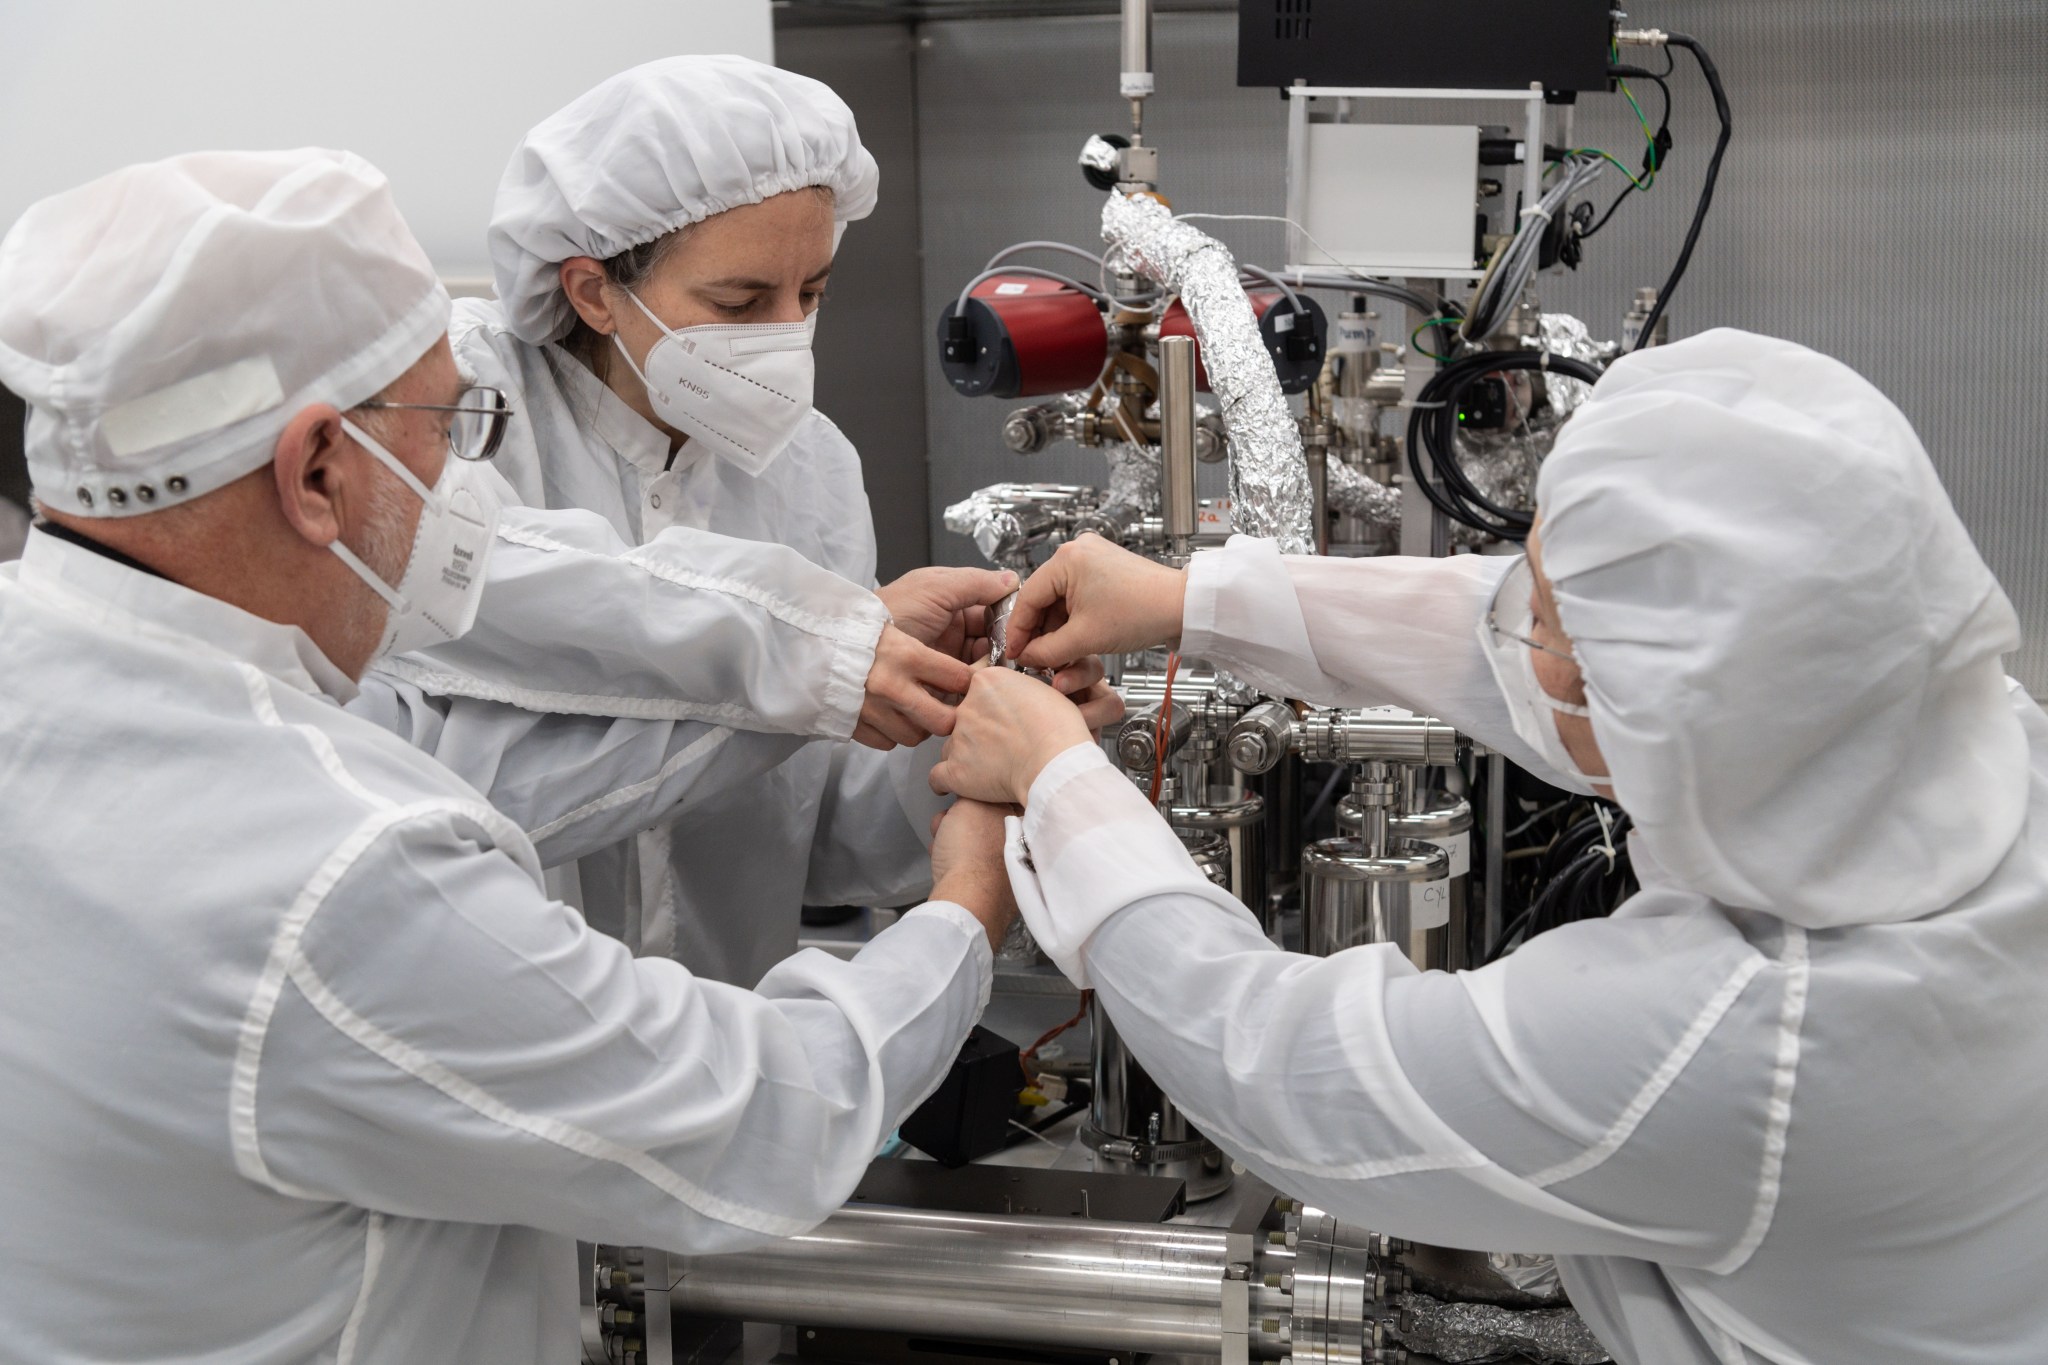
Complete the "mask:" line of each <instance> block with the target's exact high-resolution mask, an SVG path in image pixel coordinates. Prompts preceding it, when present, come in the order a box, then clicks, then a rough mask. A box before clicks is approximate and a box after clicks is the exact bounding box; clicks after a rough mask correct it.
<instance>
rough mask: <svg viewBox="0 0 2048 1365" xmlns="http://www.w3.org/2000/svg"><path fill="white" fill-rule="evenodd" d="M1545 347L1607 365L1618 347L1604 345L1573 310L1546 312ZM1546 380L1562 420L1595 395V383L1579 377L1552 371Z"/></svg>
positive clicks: (1544, 325)
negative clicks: (1556, 373)
mask: <svg viewBox="0 0 2048 1365" xmlns="http://www.w3.org/2000/svg"><path fill="white" fill-rule="evenodd" d="M1543 349H1544V350H1546V351H1548V352H1550V354H1552V355H1561V356H1564V357H1566V358H1567V359H1570V360H1583V361H1586V362H1587V363H1589V364H1593V365H1605V364H1606V363H1607V362H1608V361H1609V360H1610V359H1612V358H1613V353H1614V348H1613V347H1611V346H1603V345H1601V344H1600V343H1599V342H1597V341H1595V340H1593V334H1592V333H1591V332H1589V331H1587V330H1586V324H1585V323H1583V322H1580V321H1579V320H1578V319H1577V318H1575V317H1573V316H1572V315H1571V314H1570V313H1545V314H1544V315H1543ZM1545 382H1546V383H1548V384H1549V386H1550V406H1551V407H1552V408H1553V409H1554V410H1555V411H1556V412H1557V417H1558V420H1559V421H1563V420H1564V419H1565V418H1567V417H1569V416H1571V415H1572V414H1573V413H1574V412H1577V411H1578V409H1579V405H1580V404H1581V403H1583V402H1585V401H1586V400H1587V399H1588V398H1589V397H1591V396H1592V393H1593V386H1592V385H1590V384H1582V383H1580V382H1579V381H1578V380H1576V379H1566V378H1564V377H1563V376H1561V375H1548V376H1546V377H1545Z"/></svg>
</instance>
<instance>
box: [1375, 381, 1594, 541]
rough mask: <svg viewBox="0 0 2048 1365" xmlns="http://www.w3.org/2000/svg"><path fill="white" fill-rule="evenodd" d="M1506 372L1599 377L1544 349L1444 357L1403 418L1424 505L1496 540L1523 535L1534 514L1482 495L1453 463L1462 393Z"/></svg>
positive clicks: (1526, 534)
mask: <svg viewBox="0 0 2048 1365" xmlns="http://www.w3.org/2000/svg"><path fill="white" fill-rule="evenodd" d="M1511 370H1533V371H1536V372H1538V373H1541V374H1555V375H1561V376H1563V377H1564V378H1567V379H1577V380H1580V381H1582V382H1584V383H1587V384H1592V383H1595V382H1597V381H1598V380H1599V378H1600V370H1599V368H1598V367H1597V366H1594V365H1591V364H1588V363H1587V362H1586V361H1583V360H1573V359H1571V358H1569V357H1566V356H1555V355H1551V354H1550V353H1549V352H1547V351H1477V352H1473V353H1471V354H1468V355H1463V356H1460V357H1458V358H1457V359H1456V360H1452V361H1449V362H1447V363H1446V364H1445V365H1444V366H1443V367H1442V368H1441V369H1439V370H1438V371H1437V372H1436V373H1435V374H1434V375H1432V376H1430V379H1429V382H1428V383H1426V384H1424V385H1423V386H1422V392H1421V393H1419V394H1417V395H1416V398H1415V407H1414V410H1413V411H1412V412H1411V413H1410V415H1409V418H1408V471H1409V473H1410V474H1411V475H1412V476H1413V477H1414V479H1415V484H1416V486H1417V487H1418V488H1420V489H1421V490H1422V494H1423V496H1424V497H1426V498H1428V499H1429V504H1430V506H1432V507H1434V508H1436V510H1437V511H1439V512H1442V513H1443V514H1444V515H1445V516H1447V517H1449V518H1450V519H1451V520H1452V521H1455V522H1458V523H1459V524H1461V525H1464V526H1470V527H1472V528H1474V529H1475V530H1480V531H1484V532H1486V533H1487V534H1489V535H1494V536H1498V537H1500V538H1501V539H1502V540H1514V541H1520V540H1527V539H1528V538H1529V528H1530V527H1531V526H1533V525H1534V524H1535V518H1534V516H1533V515H1532V514H1531V513H1529V512H1525V511H1522V510H1520V509H1517V508H1513V507H1503V506H1501V505H1500V504H1499V503H1497V502H1494V501H1493V500H1492V499H1490V498H1488V497H1487V496H1486V495H1485V494H1483V493H1481V492H1480V491H1479V489H1478V488H1476V487H1475V486H1474V485H1473V483H1472V480H1471V479H1470V478H1468V477H1467V476H1466V474H1465V470H1464V467H1463V466H1462V465H1460V464H1459V463H1458V413H1459V410H1460V409H1461V408H1462V406H1463V404H1464V398H1465V394H1466V392H1467V391H1468V390H1469V389H1470V388H1471V387H1472V386H1473V385H1474V384H1477V383H1479V382H1480V381H1481V380H1483V379H1487V378H1489V377H1491V376H1493V375H1496V374H1504V373H1507V372H1508V371H1511ZM1425 461H1426V462H1427V469H1428V471H1429V472H1425ZM1432 474H1433V475H1434V477H1432Z"/></svg>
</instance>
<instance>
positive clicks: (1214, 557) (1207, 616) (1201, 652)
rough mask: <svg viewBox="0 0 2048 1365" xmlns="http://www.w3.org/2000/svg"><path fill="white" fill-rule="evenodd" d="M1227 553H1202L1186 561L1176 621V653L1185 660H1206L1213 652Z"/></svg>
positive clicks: (1215, 551)
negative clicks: (1184, 584)
mask: <svg viewBox="0 0 2048 1365" xmlns="http://www.w3.org/2000/svg"><path fill="white" fill-rule="evenodd" d="M1228 554H1229V551H1228V550H1204V551H1202V552H1201V553H1200V554H1197V555H1196V556H1195V557H1194V558H1193V559H1190V560H1189V561H1188V567H1187V598H1186V601H1185V603H1184V604H1183V605H1182V607H1181V620H1180V652H1181V654H1182V655H1183V656H1184V657H1186V658H1194V659H1206V658H1207V657H1209V655H1211V654H1213V653H1214V652H1215V650H1216V598H1217V596H1218V594H1220V593H1221V592H1222V591H1223V580H1224V577H1225V574H1226V572H1227V570H1228V565H1227V563H1226V560H1227V558H1228Z"/></svg>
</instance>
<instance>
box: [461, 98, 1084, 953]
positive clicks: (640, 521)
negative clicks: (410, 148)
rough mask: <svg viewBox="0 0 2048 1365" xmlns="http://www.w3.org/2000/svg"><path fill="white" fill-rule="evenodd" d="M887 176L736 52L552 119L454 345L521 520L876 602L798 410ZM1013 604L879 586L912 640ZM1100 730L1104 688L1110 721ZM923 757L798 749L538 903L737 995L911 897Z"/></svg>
mask: <svg viewBox="0 0 2048 1365" xmlns="http://www.w3.org/2000/svg"><path fill="white" fill-rule="evenodd" d="M879 179H880V177H879V174H878V172H877V170H876V167H875V161H874V158H873V157H872V156H870V155H869V154H868V152H867V150H866V149H865V148H863V147H862V146H861V143H860V136H859V133H858V132H857V131H856V129H855V127H854V121H853V115H852V113H851V111H849V110H848V109H847V107H846V105H845V104H844V103H843V102H842V101H841V100H840V99H839V97H838V96H836V95H834V94H833V93H832V92H831V91H830V90H829V89H827V88H826V87H825V86H823V85H821V84H819V83H818V82H816V81H813V80H810V79H808V78H806V77H803V76H798V75H795V74H792V73H790V72H786V71H780V70H777V69H775V68H773V67H769V66H763V65H761V64H760V63H758V62H753V61H748V60H746V59H744V58H740V57H676V58H670V59H666V60H663V61H657V62H651V63H649V64H647V65H645V66H641V67H636V68H634V69H633V70H630V71H626V72H623V73H621V74H620V75H618V76H614V77H612V78H611V79H610V80H607V81H605V82H603V83H602V84H600V85H599V86H597V87H596V88H595V89H593V90H591V91H590V92H589V93H587V94H585V95H583V96H581V97H580V98H578V99H576V100H575V101H573V102H572V103H571V104H569V105H568V106H567V107H566V108H564V109H562V110H561V111H560V112H558V113H556V114H554V115H553V116H552V117H550V118H548V119H546V120H545V121H543V122H542V123H541V124H540V125H539V126H537V127H536V128H534V129H533V131H532V132H531V133H529V134H528V135H527V136H526V138H525V140H524V141H523V142H522V143H521V144H520V146H519V148H518V150H517V151H515V152H514V153H513V156H512V161H511V164H510V165H509V166H508V167H507V168H506V171H505V176H504V180H503V182H502V183H501V185H500V186H499V190H498V200H497V206H496V209H495V211H494V214H493V217H492V222H491V229H490V251H491V261H492V268H493V272H494V276H495V280H496V284H497V293H498V299H497V301H495V302H481V301H476V300H465V301H463V302H462V303H460V304H459V305H458V306H457V309H456V315H455V320H454V323H453V324H452V326H451V329H450V334H451V337H452V339H453V341H454V345H455V349H456V353H457V355H458V356H459V357H460V358H461V360H462V361H463V363H464V364H465V365H466V366H468V367H469V368H470V369H471V370H473V371H474V372H475V374H476V375H477V377H478V379H479V381H480V382H482V383H485V384H492V385H496V386H498V387H499V388H502V389H504V390H505V391H506V392H507V393H508V394H509V395H510V396H511V400H512V406H513V408H514V409H515V411H516V414H517V415H516V416H515V417H514V419H513V422H512V428H511V430H510V432H509V433H508V434H507V436H506V439H505V442H504V445H503V447H502V448H501V449H500V451H499V453H498V458H497V468H498V470H499V472H501V473H503V474H504V475H505V476H506V477H507V478H508V479H509V480H510V481H511V483H512V485H513V487H514V488H515V489H516V490H517V492H518V494H519V496H520V497H521V498H522V499H524V500H525V501H526V502H527V503H528V504H530V505H534V506H547V507H554V508H566V507H580V508H585V509H588V510H590V511H593V512H596V513H598V514H599V515H601V516H603V517H604V518H605V519H606V520H607V521H609V522H610V523H611V525H612V527H613V528H614V529H615V530H616V531H617V532H618V533H619V534H620V535H621V536H623V537H624V538H625V539H626V540H627V541H628V542H629V543H631V544H644V543H645V542H647V541H648V540H650V539H652V538H653V537H654V536H656V535H657V534H659V533H660V532H661V531H662V530H664V529H665V528H667V527H671V526H691V527H697V528H699V529H704V530H712V531H718V532H721V533H723V534H725V535H729V536H735V537H739V538H742V539H747V540H757V541H765V542H773V543H777V544H780V545H784V546H788V547H789V548H791V549H794V550H796V551H797V552H798V553H799V554H801V555H803V556H805V557H806V558H807V559H810V560H811V561H813V562H814V563H817V564H820V565H823V566H824V567H826V568H828V569H831V570H833V571H834V572H836V573H838V574H840V575H843V576H844V577H846V578H848V579H851V580H852V581H854V582H856V583H858V584H860V585H862V586H864V587H865V586H867V585H869V584H871V583H872V582H873V581H874V573H875V532H874V524H873V521H872V518H871V517H870V515H869V511H868V502H867V493H866V491H865V489H864V488H863V486H862V482H861V468H860V459H859V456H858V455H857V454H856V452H855V451H854V448H853V446H852V444H851V443H849V442H848V441H847V439H846V437H844V436H843V435H841V434H840V432H839V429H838V428H837V427H835V426H834V425H833V424H832V423H831V422H830V421H829V420H827V419H826V418H825V416H824V415H823V414H821V413H819V412H817V411H816V410H815V409H813V408H812V406H811V377H812V361H811V350H810V343H811V334H812V330H813V328H814V326H815V320H816V318H815V315H816V309H817V307H818V304H819V301H820V299H821V298H822V296H823V293H824V289H825V280H826V276H827V275H828V274H829V272H830V270H831V267H832V256H833V251H834V249H835V247H836V246H837V244H838V240H839V235H840V233H841V232H842V231H843V230H844V227H845V224H846V223H847V222H849V221H851V220H854V219H858V218H863V217H866V216H867V214H868V213H869V212H871V211H872V210H873V208H874V204H875V197H876V191H877V185H878V182H879ZM1010 586H1013V584H1012V583H1009V582H1006V581H1005V578H1004V576H1003V575H1000V574H996V573H993V572H990V571H986V570H968V569H943V570H923V571H920V572H919V573H916V574H911V575H907V576H906V577H905V578H904V579H902V580H899V581H898V582H897V583H894V584H890V585H888V586H886V587H883V588H881V589H880V590H879V591H880V593H881V596H882V598H883V601H884V602H885V603H886V604H887V605H888V606H889V608H890V609H891V611H892V612H894V613H895V615H896V617H897V620H898V621H899V623H903V624H906V625H908V624H909V621H910V619H911V618H917V617H920V616H933V617H935V618H936V619H940V620H943V619H944V618H945V616H946V614H947V609H949V608H952V607H959V606H967V605H969V604H970V603H975V602H978V603H989V602H993V601H995V600H996V599H998V598H1000V597H1001V596H1002V595H1003V594H1004V592H1006V591H1007V590H1008V588H1009V587H1010ZM1099 676H1100V672H1099V668H1098V667H1097V666H1096V665H1093V664H1090V665H1086V666H1083V667H1082V668H1079V669H1076V670H1074V671H1073V672H1072V673H1071V674H1070V675H1069V676H1068V677H1067V678H1066V679H1064V680H1063V685H1065V686H1068V687H1071V688H1073V689H1074V690H1076V691H1079V690H1081V689H1084V688H1087V687H1088V686H1090V685H1091V684H1092V683H1093V682H1094V681H1095V680H1096V679H1098V678H1099ZM437 682H439V683H440V684H441V685H443V686H444V687H447V688H448V689H449V690H454V691H460V690H461V683H460V682H459V681H457V680H447V679H437ZM1115 707H1116V703H1115V701H1114V699H1113V698H1110V697H1108V696H1107V695H1106V694H1104V693H1100V692H1098V693H1097V694H1096V698H1095V702H1094V714H1095V717H1096V719H1097V721H1098V723H1100V721H1101V720H1102V719H1105V718H1107V716H1108V714H1109V712H1110V711H1111V710H1113V709H1114V708H1115ZM857 737H859V738H865V739H867V740H868V741H870V742H871V743H882V744H886V743H888V742H890V741H902V742H907V743H915V741H916V740H918V739H921V738H922V737H923V736H922V734H921V733H918V734H908V735H905V734H891V735H875V734H867V735H863V736H857ZM936 757H937V748H936V745H927V746H924V747H922V748H906V749H904V750H902V751H901V752H897V753H893V754H888V755H883V754H879V753H876V752H874V751H872V750H871V749H867V748H862V747H859V746H855V745H850V744H838V745H829V744H822V743H820V744H812V745H810V746H808V747H806V748H804V749H802V750H800V751H799V752H798V753H797V754H796V755H795V756H794V757H793V758H791V759H789V760H788V761H787V762H785V763H783V764H782V765H781V766H780V767H778V768H776V769H775V770H773V771H772V772H770V773H768V774H767V775H766V776H764V777H762V778H759V779H757V780H754V781H752V782H750V783H748V784H747V785H744V786H742V787H740V788H738V789H736V790H734V791H733V792H731V793H729V794H726V795H721V796H720V797H719V798H718V799H716V800H714V801H710V802H706V803H702V804H701V805H700V806H699V807H698V808H697V809H695V810H693V811H691V812H690V813H688V814H685V815H683V816H681V817H679V818H678V819H676V820H674V821H673V822H671V823H668V824H665V825H663V826H661V827H658V828H656V829H654V830H651V831H649V832H647V833H645V834H642V835H640V836H638V837H637V838H636V839H633V840H629V841H627V842H625V843H622V844H619V845H616V846H614V847H612V848H610V849H607V850H604V851H602V852H600V853H598V854H595V855H592V856H590V857H586V858H584V859H583V860H582V861H581V862H579V863H578V864H576V865H575V867H574V868H573V869H569V871H573V873H574V874H575V875H574V880H573V883H572V882H571V881H570V880H569V878H568V877H566V876H565V875H564V871H563V870H557V872H556V873H555V874H554V877H555V880H554V882H553V883H552V885H553V886H554V888H555V889H556V890H557V891H558V893H560V894H563V895H564V897H565V898H567V899H571V900H574V901H575V902H576V903H578V904H580V906H581V907H582V909H583V910H584V913H585V914H586V915H587V916H588V917H589V918H590V920H591V922H592V923H593V924H596V925H598V926H599V927H601V928H606V929H608V930H610V931H611V932H614V933H623V934H625V935H626V936H627V937H628V938H629V941H633V942H636V943H637V945H638V946H639V947H640V949H641V951H643V952H650V953H660V954H673V955H674V956H676V957H677V958H679V959H680V960H682V961H684V962H686V963H688V964H689V966H690V967H691V969H692V970H693V971H694V972H696V973H697V974H698V975H700V976H706V977H711V978H714V979H718V980H723V981H729V982H734V983H736V984H740V985H751V984H753V982H754V981H755V980H756V979H758V978H759V976H760V974H761V973H762V972H763V971H765V970H767V968H768V967H770V966H771V965H773V964H774V963H776V962H778V961H780V960H781V959H782V958H784V957H786V956H788V954H789V953H790V952H791V951H792V950H793V949H794V947H795V941H796V929H797V917H798V912H799V910H800V908H801V907H802V905H803V904H805V903H810V904H828V905H829V904H841V903H847V904H882V905H889V904H902V903H907V902H909V901H912V900H915V899H916V898H917V897H918V896H919V895H921V894H922V892H923V891H924V889H925V883H926V880H927V878H928V869H927V865H926V857H925V840H926V838H927V831H928V829H929V824H930V818H931V816H932V814H933V813H934V810H935V809H936V808H935V806H934V805H933V803H932V797H931V795H930V792H929V791H928V789H927V784H926V776H927V774H928V773H929V770H930V765H931V763H932V761H933V760H934V759H935V758H936Z"/></svg>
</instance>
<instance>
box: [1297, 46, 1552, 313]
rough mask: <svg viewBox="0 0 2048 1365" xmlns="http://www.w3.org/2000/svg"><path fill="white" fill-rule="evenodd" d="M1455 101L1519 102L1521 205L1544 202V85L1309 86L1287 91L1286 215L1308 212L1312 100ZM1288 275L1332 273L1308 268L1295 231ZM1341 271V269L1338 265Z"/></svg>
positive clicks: (1474, 275) (1467, 275)
mask: <svg viewBox="0 0 2048 1365" xmlns="http://www.w3.org/2000/svg"><path fill="white" fill-rule="evenodd" d="M1325 99H1340V100H1453V101H1465V102H1469V103H1474V104H1519V105H1521V106H1522V138H1523V153H1522V206H1523V207H1524V208H1527V207H1529V206H1530V205H1533V204H1535V203H1537V202H1538V201H1539V200H1541V199H1542V198H1543V111H1544V108H1545V105H1544V102H1543V86H1542V85H1541V84H1540V83H1535V82H1532V83H1531V84H1530V86H1529V88H1528V89H1527V90H1425V89H1409V88H1405V87H1394V86H1366V85H1361V86H1342V85H1309V84H1307V83H1301V84H1297V85H1293V86H1289V87H1288V89H1287V217H1288V219H1289V221H1290V223H1291V224H1299V223H1300V222H1301V221H1302V219H1303V217H1304V215H1305V214H1306V213H1307V211H1308V202H1307V200H1308V186H1307V185H1306V184H1304V183H1303V177H1302V174H1301V171H1302V168H1303V167H1304V166H1306V165H1307V163H1308V114H1309V102H1310V101H1311V100H1325ZM1287 243H1288V250H1287V255H1288V258H1289V259H1288V263H1287V269H1288V270H1289V271H1296V270H1317V269H1331V268H1333V267H1334V263H1332V262H1324V263H1323V264H1321V265H1310V264H1306V263H1305V262H1304V256H1305V254H1306V253H1305V248H1309V247H1310V244H1309V242H1308V241H1307V239H1306V238H1304V237H1302V236H1301V235H1300V231H1299V229H1298V228H1297V227H1294V226H1290V227H1289V228H1288V230H1287ZM1335 268H1343V267H1335ZM1430 273H1431V275H1432V276H1434V277H1438V278H1443V279H1461V280H1476V279H1478V278H1479V277H1480V275H1481V273H1482V272H1481V271H1478V270H1452V271H1442V272H1438V271H1432V272H1430Z"/></svg>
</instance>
